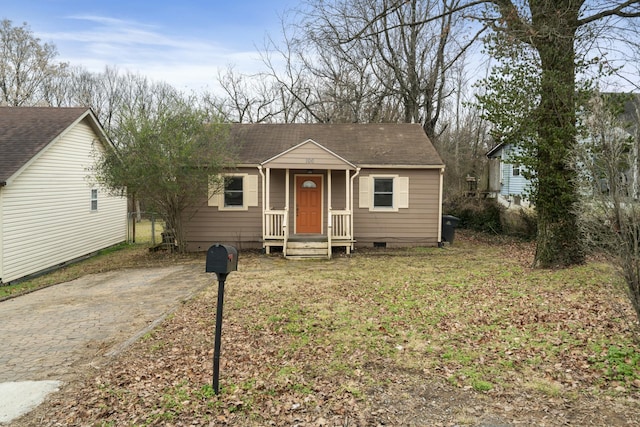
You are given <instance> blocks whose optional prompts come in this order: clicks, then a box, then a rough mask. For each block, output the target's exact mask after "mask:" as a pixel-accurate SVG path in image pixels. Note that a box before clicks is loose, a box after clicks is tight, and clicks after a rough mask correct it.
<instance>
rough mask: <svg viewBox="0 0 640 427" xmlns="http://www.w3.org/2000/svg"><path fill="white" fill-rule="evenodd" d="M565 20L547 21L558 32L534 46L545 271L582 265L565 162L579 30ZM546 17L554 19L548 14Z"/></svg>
mask: <svg viewBox="0 0 640 427" xmlns="http://www.w3.org/2000/svg"><path fill="white" fill-rule="evenodd" d="M568 15H571V14H568ZM551 16H553V15H551ZM556 18H557V15H556ZM562 18H564V19H562ZM562 18H561V19H560V21H563V22H561V23H558V22H553V23H548V22H547V23H548V24H550V25H549V27H551V28H553V29H554V31H553V32H552V33H551V32H550V33H549V34H546V35H545V34H541V35H540V36H539V37H537V38H536V39H535V42H534V43H535V46H536V48H537V50H538V53H539V54H540V59H541V63H542V80H541V98H540V105H539V107H538V110H537V116H536V120H537V123H538V135H539V141H538V145H537V159H536V163H537V178H538V191H537V194H536V200H535V203H536V209H537V213H538V238H537V250H536V256H535V261H534V264H535V266H537V267H543V268H546V267H564V266H570V265H574V264H580V263H582V262H584V254H583V251H582V248H581V239H580V233H579V232H578V224H577V218H576V214H575V210H574V208H575V204H576V202H577V195H576V190H575V188H574V185H573V183H574V175H575V172H574V171H573V170H572V169H571V168H570V167H569V165H568V164H567V159H568V158H569V153H570V150H572V148H573V145H574V143H575V139H576V124H575V121H576V116H575V108H576V107H575V63H574V61H575V52H574V40H575V29H574V28H575V27H574V26H573V25H571V24H572V22H571V16H568V17H567V16H566V15H565V16H564V17H562ZM567 18H568V19H567ZM576 18H577V16H576ZM541 19H542V18H541ZM545 19H547V20H549V19H551V20H553V19H554V18H550V17H549V15H547V16H546V18H545ZM537 27H538V28H543V27H541V26H537Z"/></svg>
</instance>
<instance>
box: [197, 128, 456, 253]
mask: <svg viewBox="0 0 640 427" xmlns="http://www.w3.org/2000/svg"><path fill="white" fill-rule="evenodd" d="M231 137H232V139H233V141H234V143H235V144H237V146H238V147H239V154H238V165H237V169H235V170H233V171H228V172H227V173H225V176H226V186H225V189H224V191H221V192H218V193H216V194H213V193H212V194H209V195H208V198H207V195H204V194H203V201H202V205H203V206H201V207H199V208H197V209H194V211H193V212H190V213H189V215H188V217H189V219H188V221H187V225H186V232H187V240H188V242H187V246H188V249H190V250H206V248H207V247H208V246H210V245H211V244H213V243H215V242H220V243H227V244H233V245H236V246H238V247H239V248H264V249H265V250H266V251H267V252H269V251H271V249H273V248H278V249H280V248H281V249H282V251H283V253H284V255H285V256H287V257H292V256H325V257H330V256H331V252H332V248H344V249H345V250H346V252H347V253H348V252H350V251H351V250H352V249H353V248H355V247H358V246H360V247H367V246H368V247H398V246H418V245H420V246H437V245H438V244H439V243H440V242H441V216H442V208H441V206H442V177H443V171H444V164H443V162H442V160H441V158H440V156H439V155H438V153H437V152H436V150H435V148H434V147H433V145H432V144H431V141H429V139H428V138H427V136H426V135H425V133H424V131H423V130H422V128H421V126H420V125H414V124H237V125H233V126H232V128H231Z"/></svg>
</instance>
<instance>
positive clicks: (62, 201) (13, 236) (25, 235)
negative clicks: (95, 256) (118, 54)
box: [0, 107, 127, 284]
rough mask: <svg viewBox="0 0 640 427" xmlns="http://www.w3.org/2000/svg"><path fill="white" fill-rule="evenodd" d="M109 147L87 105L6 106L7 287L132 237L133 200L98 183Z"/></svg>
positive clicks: (2, 174)
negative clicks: (98, 165)
mask: <svg viewBox="0 0 640 427" xmlns="http://www.w3.org/2000/svg"><path fill="white" fill-rule="evenodd" d="M110 145H111V142H110V141H109V139H108V138H107V136H106V135H105V133H104V131H103V129H102V127H101V126H100V124H99V123H98V121H97V119H96V117H95V116H94V114H93V113H92V112H91V110H90V109H88V108H50V107H0V283H4V284H6V283H9V282H12V281H15V280H17V279H20V278H23V277H25V276H29V275H32V274H35V273H38V272H41V271H44V270H47V269H50V268H52V267H55V266H58V265H60V264H64V263H66V262H68V261H71V260H74V259H77V258H79V257H82V256H84V255H87V254H90V253H92V252H95V251H97V250H100V249H103V248H105V247H108V246H111V245H114V244H117V243H119V242H123V241H125V240H126V232H127V214H126V213H127V203H126V199H125V198H122V197H113V196H110V195H109V194H107V192H105V191H103V189H101V188H100V187H98V186H97V185H96V184H95V183H94V182H93V180H92V179H91V166H92V165H93V163H94V161H95V155H96V153H98V152H99V151H102V150H105V149H108V148H109V146H110Z"/></svg>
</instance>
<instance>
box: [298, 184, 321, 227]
mask: <svg viewBox="0 0 640 427" xmlns="http://www.w3.org/2000/svg"><path fill="white" fill-rule="evenodd" d="M296 233H313V234H320V233H322V177H321V176H305V175H298V176H296Z"/></svg>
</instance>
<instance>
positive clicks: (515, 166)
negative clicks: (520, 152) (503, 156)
mask: <svg viewBox="0 0 640 427" xmlns="http://www.w3.org/2000/svg"><path fill="white" fill-rule="evenodd" d="M513 176H520V163H514V164H513Z"/></svg>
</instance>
